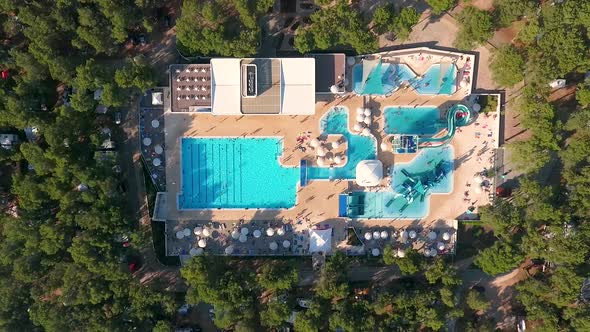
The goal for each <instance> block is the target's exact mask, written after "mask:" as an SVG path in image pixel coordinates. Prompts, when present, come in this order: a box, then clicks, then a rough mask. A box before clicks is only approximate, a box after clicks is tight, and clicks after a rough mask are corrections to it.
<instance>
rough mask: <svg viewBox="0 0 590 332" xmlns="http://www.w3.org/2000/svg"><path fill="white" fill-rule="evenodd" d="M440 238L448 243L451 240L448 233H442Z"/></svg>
mask: <svg viewBox="0 0 590 332" xmlns="http://www.w3.org/2000/svg"><path fill="white" fill-rule="evenodd" d="M442 238H443V240H445V241H448V240H450V239H451V234H449V232H444V233H443V235H442Z"/></svg>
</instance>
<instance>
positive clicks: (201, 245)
mask: <svg viewBox="0 0 590 332" xmlns="http://www.w3.org/2000/svg"><path fill="white" fill-rule="evenodd" d="M197 244H198V245H199V248H205V247H206V246H207V241H205V239H200V240H199V242H198V243H197Z"/></svg>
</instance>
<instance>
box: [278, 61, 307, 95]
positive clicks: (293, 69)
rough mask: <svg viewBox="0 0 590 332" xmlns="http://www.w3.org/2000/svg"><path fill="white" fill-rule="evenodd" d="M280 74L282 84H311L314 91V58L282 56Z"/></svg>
mask: <svg viewBox="0 0 590 332" xmlns="http://www.w3.org/2000/svg"><path fill="white" fill-rule="evenodd" d="M281 74H282V77H281V83H282V84H287V85H291V84H296V85H311V86H314V91H315V59H313V58H283V59H281Z"/></svg>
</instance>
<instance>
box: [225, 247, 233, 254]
mask: <svg viewBox="0 0 590 332" xmlns="http://www.w3.org/2000/svg"><path fill="white" fill-rule="evenodd" d="M233 253H234V246H231V245H230V246H227V247H225V254H226V255H231V254H233Z"/></svg>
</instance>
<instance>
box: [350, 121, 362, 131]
mask: <svg viewBox="0 0 590 332" xmlns="http://www.w3.org/2000/svg"><path fill="white" fill-rule="evenodd" d="M352 129H354V131H361V130H363V126H362V125H361V124H360V123H355V124H354V126H352Z"/></svg>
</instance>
